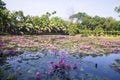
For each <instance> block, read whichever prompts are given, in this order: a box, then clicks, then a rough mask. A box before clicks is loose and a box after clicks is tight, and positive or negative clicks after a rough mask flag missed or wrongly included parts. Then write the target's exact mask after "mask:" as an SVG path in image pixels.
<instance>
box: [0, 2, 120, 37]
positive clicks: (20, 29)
mask: <svg viewBox="0 0 120 80" xmlns="http://www.w3.org/2000/svg"><path fill="white" fill-rule="evenodd" d="M115 11H116V12H118V13H119V12H120V7H119V6H118V7H116V8H115ZM54 14H56V11H53V12H51V13H49V12H46V13H45V14H43V15H41V16H30V15H27V16H25V15H24V13H23V12H22V11H14V12H11V11H9V10H8V9H7V8H6V4H5V3H4V2H3V1H2V0H0V34H6V33H7V34H16V35H19V34H70V35H76V34H82V35H83V36H84V35H87V34H91V33H94V31H95V32H97V31H96V29H97V28H98V29H99V26H100V27H101V28H102V29H103V31H105V32H106V31H108V32H109V31H112V32H114V31H118V32H119V31H120V21H117V20H115V19H113V18H112V17H108V18H104V17H99V16H94V17H92V16H89V15H87V14H86V13H82V12H78V13H76V14H73V15H71V16H70V17H69V18H70V21H71V22H70V21H65V20H63V19H62V18H60V17H57V16H54ZM91 31H93V32H91ZM90 32H91V33H90ZM105 32H104V33H105ZM97 34H98V33H97ZM115 34H116V32H115ZM117 34H119V33H117Z"/></svg>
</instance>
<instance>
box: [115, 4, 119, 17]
mask: <svg viewBox="0 0 120 80" xmlns="http://www.w3.org/2000/svg"><path fill="white" fill-rule="evenodd" d="M115 11H116V12H117V13H120V6H118V7H115ZM119 17H120V15H119Z"/></svg>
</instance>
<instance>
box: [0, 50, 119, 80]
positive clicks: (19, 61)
mask: <svg viewBox="0 0 120 80" xmlns="http://www.w3.org/2000/svg"><path fill="white" fill-rule="evenodd" d="M119 67H120V54H118V53H117V54H114V53H111V54H108V55H99V56H98V55H97V56H96V55H93V54H92V55H84V56H81V55H77V53H76V54H74V53H72V54H68V52H67V51H65V50H64V51H52V50H47V51H45V50H40V51H38V52H36V53H35V52H29V51H24V52H23V53H22V54H19V55H18V54H17V55H9V56H7V57H3V58H0V80H120V68H119Z"/></svg>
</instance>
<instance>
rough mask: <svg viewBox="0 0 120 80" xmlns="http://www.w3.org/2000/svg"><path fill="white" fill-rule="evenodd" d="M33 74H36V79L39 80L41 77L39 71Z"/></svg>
mask: <svg viewBox="0 0 120 80" xmlns="http://www.w3.org/2000/svg"><path fill="white" fill-rule="evenodd" d="M35 76H36V78H37V79H39V80H40V79H41V74H40V72H36V74H35Z"/></svg>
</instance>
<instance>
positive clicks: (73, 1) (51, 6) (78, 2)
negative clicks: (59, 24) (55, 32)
mask: <svg viewBox="0 0 120 80" xmlns="http://www.w3.org/2000/svg"><path fill="white" fill-rule="evenodd" d="M3 1H4V2H5V3H6V4H7V5H6V7H7V8H8V9H9V10H10V11H16V10H22V11H23V12H24V14H25V15H27V14H29V15H34V16H35V15H38V16H41V15H42V14H44V13H46V12H52V11H56V12H57V13H56V15H57V16H59V17H62V18H63V19H68V17H69V16H70V15H72V14H74V13H77V12H85V13H87V14H88V15H90V16H95V15H98V16H101V17H110V16H111V17H113V18H115V19H117V20H120V17H118V13H116V12H115V11H114V8H115V7H116V6H120V0H3Z"/></svg>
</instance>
